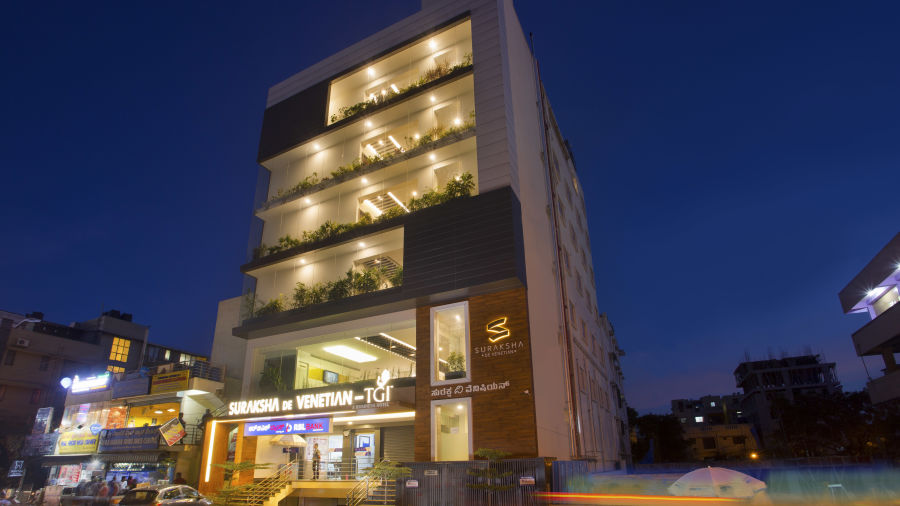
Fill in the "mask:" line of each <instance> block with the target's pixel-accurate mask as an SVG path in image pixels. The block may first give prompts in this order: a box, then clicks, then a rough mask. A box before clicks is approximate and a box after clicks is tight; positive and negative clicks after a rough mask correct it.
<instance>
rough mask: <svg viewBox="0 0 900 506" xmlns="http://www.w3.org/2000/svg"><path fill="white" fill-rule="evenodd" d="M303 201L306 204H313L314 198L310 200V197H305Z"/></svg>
mask: <svg viewBox="0 0 900 506" xmlns="http://www.w3.org/2000/svg"><path fill="white" fill-rule="evenodd" d="M303 202H304V203H306V204H312V200H309V197H307V198H305V199H303Z"/></svg>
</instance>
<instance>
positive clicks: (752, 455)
mask: <svg viewBox="0 0 900 506" xmlns="http://www.w3.org/2000/svg"><path fill="white" fill-rule="evenodd" d="M750 458H751V459H757V458H759V454H758V453H756V452H753V453H751V454H750Z"/></svg>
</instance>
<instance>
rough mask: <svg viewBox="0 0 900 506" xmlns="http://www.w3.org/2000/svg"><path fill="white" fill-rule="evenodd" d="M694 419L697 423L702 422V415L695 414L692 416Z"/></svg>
mask: <svg viewBox="0 0 900 506" xmlns="http://www.w3.org/2000/svg"><path fill="white" fill-rule="evenodd" d="M694 421H695V422H697V423H703V417H702V416H695V417H694Z"/></svg>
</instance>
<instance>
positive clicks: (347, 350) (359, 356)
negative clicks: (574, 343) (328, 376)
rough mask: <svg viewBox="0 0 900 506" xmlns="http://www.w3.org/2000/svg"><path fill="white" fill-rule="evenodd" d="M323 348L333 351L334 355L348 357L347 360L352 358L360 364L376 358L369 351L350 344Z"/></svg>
mask: <svg viewBox="0 0 900 506" xmlns="http://www.w3.org/2000/svg"><path fill="white" fill-rule="evenodd" d="M322 349H323V350H325V351H326V352H328V353H331V354H332V355H337V356H339V357H341V358H346V359H347V360H352V361H354V362H356V363H359V364H362V363H364V362H374V361H375V360H376V358H375V357H373V356H372V355H369V354H368V353H363V352H361V351H359V350H357V349H354V348H351V347H349V346H344V345H343V344H338V345H336V346H326V347H324V348H322Z"/></svg>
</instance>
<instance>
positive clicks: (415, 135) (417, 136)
mask: <svg viewBox="0 0 900 506" xmlns="http://www.w3.org/2000/svg"><path fill="white" fill-rule="evenodd" d="M413 139H415V140H419V134H413ZM897 268H898V269H900V267H897Z"/></svg>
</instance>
